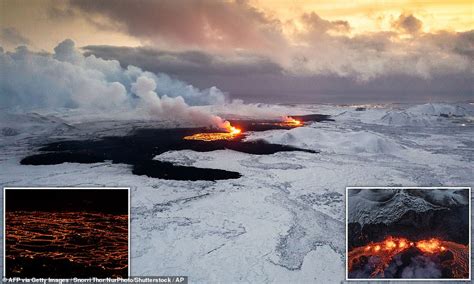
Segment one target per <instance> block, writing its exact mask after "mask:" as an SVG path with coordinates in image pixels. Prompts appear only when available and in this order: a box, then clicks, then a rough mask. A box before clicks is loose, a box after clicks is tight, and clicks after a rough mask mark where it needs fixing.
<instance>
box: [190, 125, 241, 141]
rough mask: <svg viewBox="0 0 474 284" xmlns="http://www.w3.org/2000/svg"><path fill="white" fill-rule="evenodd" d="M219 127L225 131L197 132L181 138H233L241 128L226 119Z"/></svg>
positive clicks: (212, 139)
mask: <svg viewBox="0 0 474 284" xmlns="http://www.w3.org/2000/svg"><path fill="white" fill-rule="evenodd" d="M221 127H222V128H223V129H225V130H226V131H227V132H211V133H197V134H194V135H190V136H185V137H184V138H183V139H185V140H201V141H216V140H233V139H234V138H236V137H237V136H238V135H240V134H241V133H242V130H240V129H238V128H236V127H234V126H232V125H231V124H230V122H228V121H226V122H224V124H223V125H222V126H221Z"/></svg>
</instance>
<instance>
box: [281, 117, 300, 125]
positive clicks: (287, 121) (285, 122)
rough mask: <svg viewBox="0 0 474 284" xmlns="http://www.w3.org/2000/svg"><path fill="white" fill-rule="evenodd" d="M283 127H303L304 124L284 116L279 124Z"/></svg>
mask: <svg viewBox="0 0 474 284" xmlns="http://www.w3.org/2000/svg"><path fill="white" fill-rule="evenodd" d="M279 125H281V126H285V127H299V126H302V125H303V122H301V121H300V120H297V119H294V118H293V117H291V116H284V117H283V121H282V122H280V123H279Z"/></svg>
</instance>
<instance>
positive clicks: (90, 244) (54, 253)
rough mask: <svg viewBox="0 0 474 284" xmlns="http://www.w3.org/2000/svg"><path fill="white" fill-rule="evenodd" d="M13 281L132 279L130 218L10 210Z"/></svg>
mask: <svg viewBox="0 0 474 284" xmlns="http://www.w3.org/2000/svg"><path fill="white" fill-rule="evenodd" d="M5 237H6V241H5V242H6V250H5V257H6V271H7V275H8V276H9V277H16V276H23V277H43V276H48V277H59V278H71V277H72V276H84V277H92V276H97V277H122V278H123V277H127V275H128V216H127V215H114V214H105V213H88V212H41V211H34V212H29V211H13V212H6V231H5Z"/></svg>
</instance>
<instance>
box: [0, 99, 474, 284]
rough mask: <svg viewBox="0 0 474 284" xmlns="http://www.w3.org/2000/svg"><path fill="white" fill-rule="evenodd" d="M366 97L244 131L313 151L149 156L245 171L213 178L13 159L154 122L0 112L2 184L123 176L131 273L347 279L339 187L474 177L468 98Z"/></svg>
mask: <svg viewBox="0 0 474 284" xmlns="http://www.w3.org/2000/svg"><path fill="white" fill-rule="evenodd" d="M365 107H366V110H365V111H356V107H354V106H331V105H299V106H293V107H291V109H292V112H291V113H293V114H300V113H322V114H330V115H332V116H333V118H334V119H335V121H334V122H324V123H312V124H309V125H305V126H304V127H300V128H295V129H292V130H272V131H265V132H256V133H249V134H248V137H247V138H246V139H247V140H249V141H251V140H255V139H264V140H266V141H269V142H272V143H279V144H286V145H294V146H298V147H301V148H306V149H314V150H318V151H320V153H318V154H312V153H306V152H280V153H276V154H273V155H262V156H257V155H250V154H244V153H239V152H235V151H231V150H221V151H214V152H207V153H200V152H194V151H189V150H186V151H172V152H167V153H164V154H162V155H160V156H158V157H156V159H158V160H163V161H171V162H174V163H177V164H182V165H193V166H196V167H206V168H218V169H224V170H230V171H237V172H240V173H241V174H242V175H243V176H242V177H241V178H239V179H233V180H222V181H217V182H209V181H194V182H191V181H172V180H159V179H153V178H148V177H145V176H135V175H132V174H131V171H130V169H129V167H128V166H127V165H120V164H111V163H97V164H68V163H66V164H60V165H52V166H22V165H20V164H19V161H20V160H21V159H22V158H23V157H25V156H27V155H28V154H31V153H34V151H35V149H37V147H38V146H39V145H41V144H42V143H44V142H47V141H54V140H55V139H58V138H73V139H78V138H88V137H97V136H101V135H119V134H125V133H126V132H127V131H130V130H133V129H136V128H140V127H153V126H159V124H155V123H152V122H139V121H127V120H123V119H122V120H120V121H118V120H107V121H101V122H95V121H87V122H80V120H78V119H77V117H68V116H67V115H62V116H58V115H54V114H48V115H40V114H25V115H18V114H17V115H15V116H12V115H10V114H7V113H6V112H5V111H3V112H2V113H0V115H1V120H0V145H1V146H0V147H1V148H0V149H1V151H0V161H1V170H0V184H1V185H2V186H30V185H31V186H64V185H67V186H130V187H131V188H132V193H131V194H132V200H131V205H132V208H131V210H132V216H131V219H132V221H131V237H132V239H131V257H132V259H131V274H132V275H188V276H189V277H190V281H191V282H192V283H215V282H221V283H229V282H230V283H238V282H247V283H248V282H253V283H268V282H275V283H336V282H340V281H342V280H343V279H344V278H345V271H344V267H345V264H344V263H345V262H344V252H345V225H344V220H345V196H344V192H345V187H346V186H473V185H474V172H473V167H472V162H473V161H474V151H473V150H474V119H473V117H474V106H473V105H470V104H457V105H452V104H451V105H448V104H426V105H419V106H411V107H410V106H382V107H381V106H370V105H368V106H365ZM287 108H290V107H287ZM2 234H3V230H2ZM2 237H3V236H2ZM2 259H3V258H2Z"/></svg>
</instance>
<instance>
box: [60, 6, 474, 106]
mask: <svg viewBox="0 0 474 284" xmlns="http://www.w3.org/2000/svg"><path fill="white" fill-rule="evenodd" d="M61 9H62V10H61V11H65V12H64V13H72V14H74V15H75V16H81V17H83V18H84V19H86V20H89V21H90V22H92V23H94V24H96V25H97V26H98V27H99V26H100V28H101V29H105V30H110V29H114V30H119V31H121V32H124V33H126V34H128V35H131V36H133V37H136V38H138V39H140V40H141V41H142V42H143V43H144V44H147V45H148V46H149V47H135V48H131V47H114V46H105V45H101V46H98V45H96V46H86V47H84V48H83V50H84V51H85V53H86V55H90V54H94V55H96V56H98V57H102V58H105V59H116V60H118V61H120V64H121V65H122V66H123V67H126V66H127V65H129V64H131V65H136V66H139V67H141V68H143V69H145V70H149V71H153V72H164V73H168V74H172V75H174V76H175V77H177V78H182V79H185V80H187V81H189V82H191V83H193V84H195V85H197V86H200V87H207V86H212V85H216V86H218V87H219V88H221V89H223V90H225V91H229V92H230V94H231V95H233V96H234V97H240V98H256V99H255V100H259V99H262V100H267V99H268V98H273V101H282V100H287V99H288V98H289V96H299V97H300V98H306V99H307V100H313V98H314V100H313V101H318V99H321V98H323V99H324V100H326V99H327V98H329V99H333V101H340V102H342V101H343V100H344V99H350V100H355V101H357V100H362V101H363V100H369V99H370V100H372V101H373V100H381V101H423V100H428V99H437V100H451V101H452V100H460V99H461V100H462V99H472V96H473V95H474V94H473V93H474V91H473V89H474V86H473V83H471V81H472V80H471V79H472V76H473V74H474V71H473V64H472V62H473V59H474V31H467V32H449V31H437V32H431V33H426V32H423V29H422V28H423V23H422V22H421V20H419V19H418V18H417V17H416V16H415V15H413V14H402V15H400V16H399V17H398V18H397V19H396V20H395V21H393V22H392V28H391V29H390V30H381V31H377V32H370V33H369V32H366V33H357V34H351V25H350V23H349V22H347V21H344V20H327V19H324V18H322V17H320V16H319V15H318V14H317V13H315V12H310V13H304V14H302V15H300V16H299V17H297V18H295V19H293V20H292V21H289V22H284V23H283V22H280V21H279V20H276V19H274V18H272V17H271V16H268V15H267V14H265V13H263V12H262V11H261V10H258V9H257V8H254V7H252V6H251V5H250V4H249V3H248V2H246V1H208V0H197V1H180V0H178V1H151V0H143V1H135V2H129V1H124V0H116V1H107V0H106V1H85V0H70V2H69V5H66V7H62V8H61ZM61 11H59V12H58V11H56V13H57V14H61V15H62V14H64V13H63V12H61ZM71 11H72V12H71ZM407 34H410V36H408V37H407V36H406V35H407ZM288 101H289V100H288Z"/></svg>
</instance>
